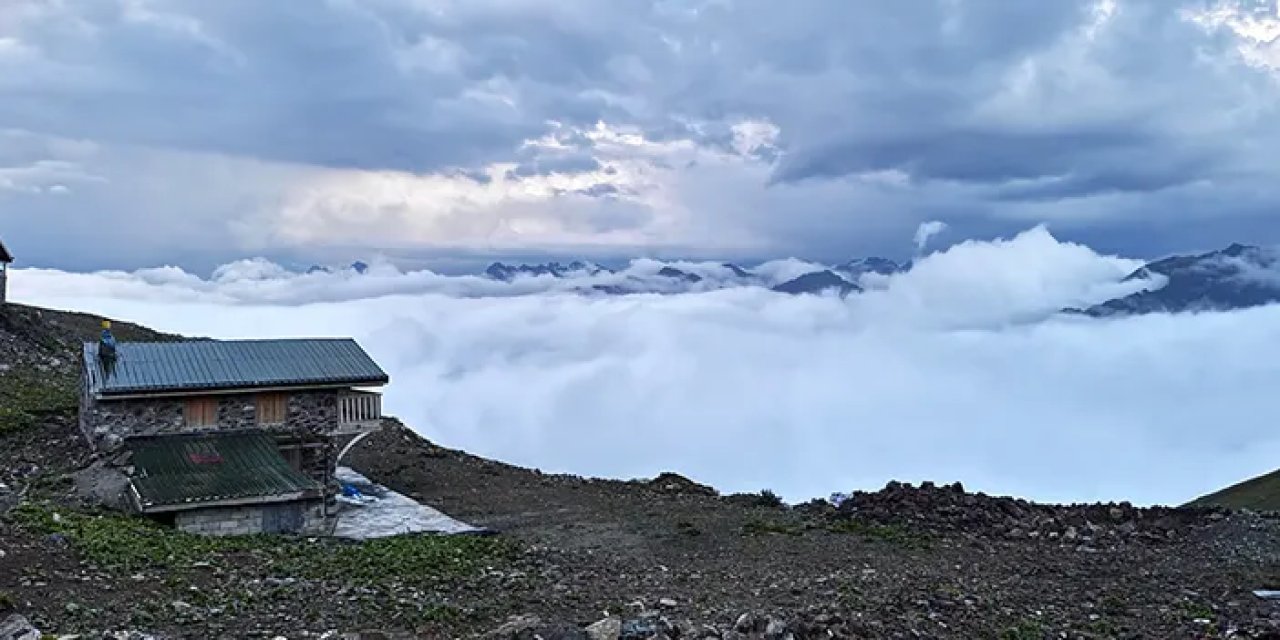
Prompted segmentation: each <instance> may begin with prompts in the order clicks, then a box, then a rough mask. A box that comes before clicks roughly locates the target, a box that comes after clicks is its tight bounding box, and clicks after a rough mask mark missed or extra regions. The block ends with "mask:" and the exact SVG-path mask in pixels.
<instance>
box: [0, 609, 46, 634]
mask: <svg viewBox="0 0 1280 640" xmlns="http://www.w3.org/2000/svg"><path fill="white" fill-rule="evenodd" d="M41 637H42V634H41V633H40V630H39V629H37V628H35V626H34V625H32V624H31V621H30V620H27V619H26V617H24V616H21V615H18V614H16V613H14V614H11V615H9V617H7V618H5V619H4V622H0V639H3V640H40V639H41Z"/></svg>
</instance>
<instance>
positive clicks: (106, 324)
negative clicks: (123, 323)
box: [102, 320, 111, 329]
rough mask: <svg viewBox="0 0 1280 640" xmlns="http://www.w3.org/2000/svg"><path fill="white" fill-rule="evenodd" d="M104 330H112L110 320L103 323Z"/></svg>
mask: <svg viewBox="0 0 1280 640" xmlns="http://www.w3.org/2000/svg"><path fill="white" fill-rule="evenodd" d="M102 328H103V329H110V328H111V321H110V320H103V321H102Z"/></svg>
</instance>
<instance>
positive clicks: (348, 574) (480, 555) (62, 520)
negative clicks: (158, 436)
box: [10, 502, 519, 584]
mask: <svg viewBox="0 0 1280 640" xmlns="http://www.w3.org/2000/svg"><path fill="white" fill-rule="evenodd" d="M10 517H11V518H12V519H13V520H14V521H15V522H16V523H17V524H18V525H19V526H21V527H23V528H24V529H27V530H29V531H34V532H37V533H42V534H47V535H53V534H58V535H62V536H65V537H66V539H67V540H68V541H69V542H70V543H71V545H72V547H73V548H74V549H75V550H76V551H77V552H78V553H79V554H80V556H81V558H82V559H83V560H85V561H88V562H91V563H93V564H95V565H97V566H99V567H102V568H104V569H108V570H114V571H119V572H121V573H128V572H133V571H139V570H144V569H149V570H154V569H166V570H168V571H170V572H172V573H171V575H172V574H173V573H181V572H186V571H190V570H199V569H197V568H196V567H197V563H209V564H213V565H215V566H217V564H218V561H219V560H222V559H226V560H227V561H229V562H235V563H238V564H239V565H241V566H253V567H257V568H260V570H261V571H262V572H263V573H264V574H270V575H276V576H294V577H300V578H308V579H316V580H348V581H355V582H359V583H365V584H385V583H388V582H397V583H418V582H423V581H430V580H432V579H442V578H450V577H457V576H466V575H472V574H475V573H477V572H479V571H481V570H483V569H484V568H485V567H489V566H496V565H501V564H504V563H505V562H507V561H509V560H511V559H513V558H514V557H515V556H516V555H517V554H518V553H519V550H518V549H517V548H516V547H515V545H514V544H512V543H511V542H510V541H508V540H506V539H503V538H496V537H481V536H397V537H393V538H382V539H378V540H369V541H365V542H359V543H352V542H342V541H337V540H331V539H325V538H317V539H311V540H310V541H309V540H306V539H299V538H290V537H284V536H272V535H254V536H230V537H208V536H200V535H195V534H189V533H184V532H181V531H178V530H175V529H172V528H169V527H165V526H161V525H158V524H155V523H153V522H151V521H149V520H145V519H142V518H134V517H129V516H125V515H119V514H91V513H81V512H75V511H66V510H55V509H54V508H53V507H51V506H49V505H45V504H33V503H29V502H28V503H23V504H21V505H18V506H17V507H16V508H15V509H14V510H13V511H12V512H11V513H10Z"/></svg>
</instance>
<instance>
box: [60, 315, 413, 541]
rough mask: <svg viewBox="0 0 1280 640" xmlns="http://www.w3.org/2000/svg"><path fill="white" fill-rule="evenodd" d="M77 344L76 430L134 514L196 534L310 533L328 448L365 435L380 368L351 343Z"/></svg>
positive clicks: (331, 484) (325, 484)
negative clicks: (111, 471)
mask: <svg viewBox="0 0 1280 640" xmlns="http://www.w3.org/2000/svg"><path fill="white" fill-rule="evenodd" d="M109 326H110V325H109V323H104V329H103V337H102V339H101V340H100V341H98V342H89V343H85V344H84V353H83V356H84V357H83V362H82V369H81V385H80V430H81V432H82V433H83V434H84V437H85V439H86V440H87V441H88V442H89V445H90V446H91V447H92V448H93V449H94V450H96V451H99V452H101V453H102V454H103V455H104V457H106V458H107V459H108V460H110V461H111V463H112V464H113V465H114V466H115V468H117V469H119V470H120V471H122V472H123V474H124V476H125V477H126V478H127V486H126V487H125V489H124V491H125V493H126V494H127V496H126V499H125V502H126V503H128V504H129V505H130V506H131V507H132V508H133V509H134V510H136V511H138V512H140V513H143V514H147V515H149V516H153V517H155V518H157V519H162V520H165V521H170V522H172V523H173V524H174V525H175V526H177V527H178V528H180V529H183V530H186V531H190V532H195V533H209V534H246V533H298V534H306V535H317V534H323V533H325V532H326V529H327V527H328V526H330V525H331V524H332V518H331V516H332V514H333V513H334V507H335V506H336V503H335V498H336V495H337V489H338V483H337V481H336V480H335V478H334V474H335V469H336V464H337V460H336V458H337V455H336V453H337V451H338V446H339V445H340V444H342V442H343V441H344V440H348V439H350V438H352V437H356V436H358V435H359V434H361V433H367V432H369V431H374V430H377V429H378V428H379V426H380V424H381V417H382V416H381V411H382V402H381V395H380V394H379V393H377V392H376V391H375V389H376V388H378V387H381V386H383V385H385V384H387V383H388V382H389V381H390V380H389V377H388V376H387V374H386V373H385V372H384V371H383V370H382V369H381V368H379V367H378V365H377V364H376V363H375V362H374V361H373V359H372V358H370V357H369V355H368V354H367V353H365V351H364V350H363V349H361V348H360V345H358V344H357V343H356V342H355V341H354V340H351V339H289V340H186V341H174V342H119V343H117V342H116V341H115V340H114V338H112V336H111V334H110V328H109Z"/></svg>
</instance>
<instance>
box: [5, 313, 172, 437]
mask: <svg viewBox="0 0 1280 640" xmlns="http://www.w3.org/2000/svg"><path fill="white" fill-rule="evenodd" d="M102 320H103V318H100V317H97V316H92V315H88V314H83V313H69V312H62V311H52V310H47V309H37V308H34V307H27V306H23V305H18V304H6V305H3V306H0V432H4V431H5V430H9V429H16V428H19V427H25V426H29V425H32V424H34V423H35V422H36V421H37V420H38V419H39V418H40V417H41V416H46V415H49V414H50V413H57V412H65V411H74V409H75V406H76V394H75V387H76V384H77V381H76V376H78V375H79V369H78V366H79V365H78V362H79V361H78V358H79V354H80V349H81V344H82V343H83V342H84V341H85V340H96V339H97V338H98V335H99V333H100V332H101V324H102ZM112 330H113V331H114V332H115V334H116V336H117V337H118V338H119V339H121V340H165V339H173V338H176V337H177V336H170V335H165V334H161V333H158V332H155V331H152V330H150V329H146V328H144V327H139V326H137V325H132V324H128V323H119V324H116V325H115V326H113V327H112Z"/></svg>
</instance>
